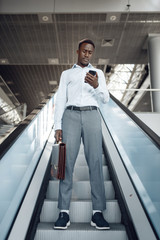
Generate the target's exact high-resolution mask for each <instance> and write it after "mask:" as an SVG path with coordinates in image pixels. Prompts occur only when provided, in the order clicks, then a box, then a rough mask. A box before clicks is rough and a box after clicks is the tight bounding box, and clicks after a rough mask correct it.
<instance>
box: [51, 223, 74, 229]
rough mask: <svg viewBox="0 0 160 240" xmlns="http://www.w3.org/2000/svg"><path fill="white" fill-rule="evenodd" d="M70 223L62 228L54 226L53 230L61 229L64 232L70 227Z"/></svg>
mask: <svg viewBox="0 0 160 240" xmlns="http://www.w3.org/2000/svg"><path fill="white" fill-rule="evenodd" d="M70 224H71V223H70V221H69V222H67V225H66V226H65V227H62V226H54V227H53V228H54V229H62V230H65V229H67V228H68V227H69V226H70Z"/></svg>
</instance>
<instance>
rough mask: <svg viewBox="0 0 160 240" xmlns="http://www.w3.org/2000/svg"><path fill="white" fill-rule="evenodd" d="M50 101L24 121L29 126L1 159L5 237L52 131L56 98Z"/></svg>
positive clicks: (0, 214) (0, 225)
mask: <svg viewBox="0 0 160 240" xmlns="http://www.w3.org/2000/svg"><path fill="white" fill-rule="evenodd" d="M46 102H47V103H45V104H43V105H44V106H43V107H42V109H41V110H38V113H36V111H33V112H32V113H31V115H29V116H28V117H27V118H26V119H25V120H24V121H23V122H22V124H27V127H26V128H25V129H24V130H23V131H22V132H21V133H20V135H19V136H18V138H16V141H15V142H14V143H13V144H12V146H11V147H10V148H9V149H8V150H7V152H6V153H5V154H2V156H3V157H2V158H1V159H0V239H1V240H3V239H5V238H6V236H7V233H8V231H9V229H10V227H11V225H12V222H13V220H14V218H15V215H16V213H17V210H18V208H19V206H20V204H21V201H22V199H23V197H24V194H25V192H26V189H27V187H28V185H29V182H30V180H31V178H32V176H33V173H34V170H35V168H36V166H37V163H38V161H39V158H40V156H41V154H42V151H43V149H44V146H45V144H46V141H47V139H48V137H49V134H50V132H51V130H52V126H53V106H54V105H53V103H54V98H53V97H52V98H50V100H47V101H46ZM30 119H33V120H30ZM28 122H29V123H28ZM15 132H16V130H15ZM14 134H15V133H14ZM24 217H25V216H24Z"/></svg>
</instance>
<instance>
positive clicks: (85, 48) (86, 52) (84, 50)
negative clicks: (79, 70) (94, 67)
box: [77, 43, 94, 67]
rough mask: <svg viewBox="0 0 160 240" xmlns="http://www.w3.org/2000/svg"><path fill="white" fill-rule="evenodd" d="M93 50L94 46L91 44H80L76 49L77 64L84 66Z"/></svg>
mask: <svg viewBox="0 0 160 240" xmlns="http://www.w3.org/2000/svg"><path fill="white" fill-rule="evenodd" d="M93 52H94V47H93V45H92V44H90V43H82V45H81V46H80V49H79V50H77V54H78V63H77V64H78V65H80V66H81V67H86V66H87V65H88V64H89V62H90V59H91V57H92V54H93Z"/></svg>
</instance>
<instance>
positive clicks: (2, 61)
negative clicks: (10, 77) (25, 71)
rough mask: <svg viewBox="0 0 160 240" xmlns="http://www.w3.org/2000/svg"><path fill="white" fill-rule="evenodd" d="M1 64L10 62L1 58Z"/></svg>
mask: <svg viewBox="0 0 160 240" xmlns="http://www.w3.org/2000/svg"><path fill="white" fill-rule="evenodd" d="M0 64H9V61H8V59H6V58H1V59H0Z"/></svg>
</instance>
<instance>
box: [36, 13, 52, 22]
mask: <svg viewBox="0 0 160 240" xmlns="http://www.w3.org/2000/svg"><path fill="white" fill-rule="evenodd" d="M38 19H39V22H40V23H53V20H52V14H38Z"/></svg>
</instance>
